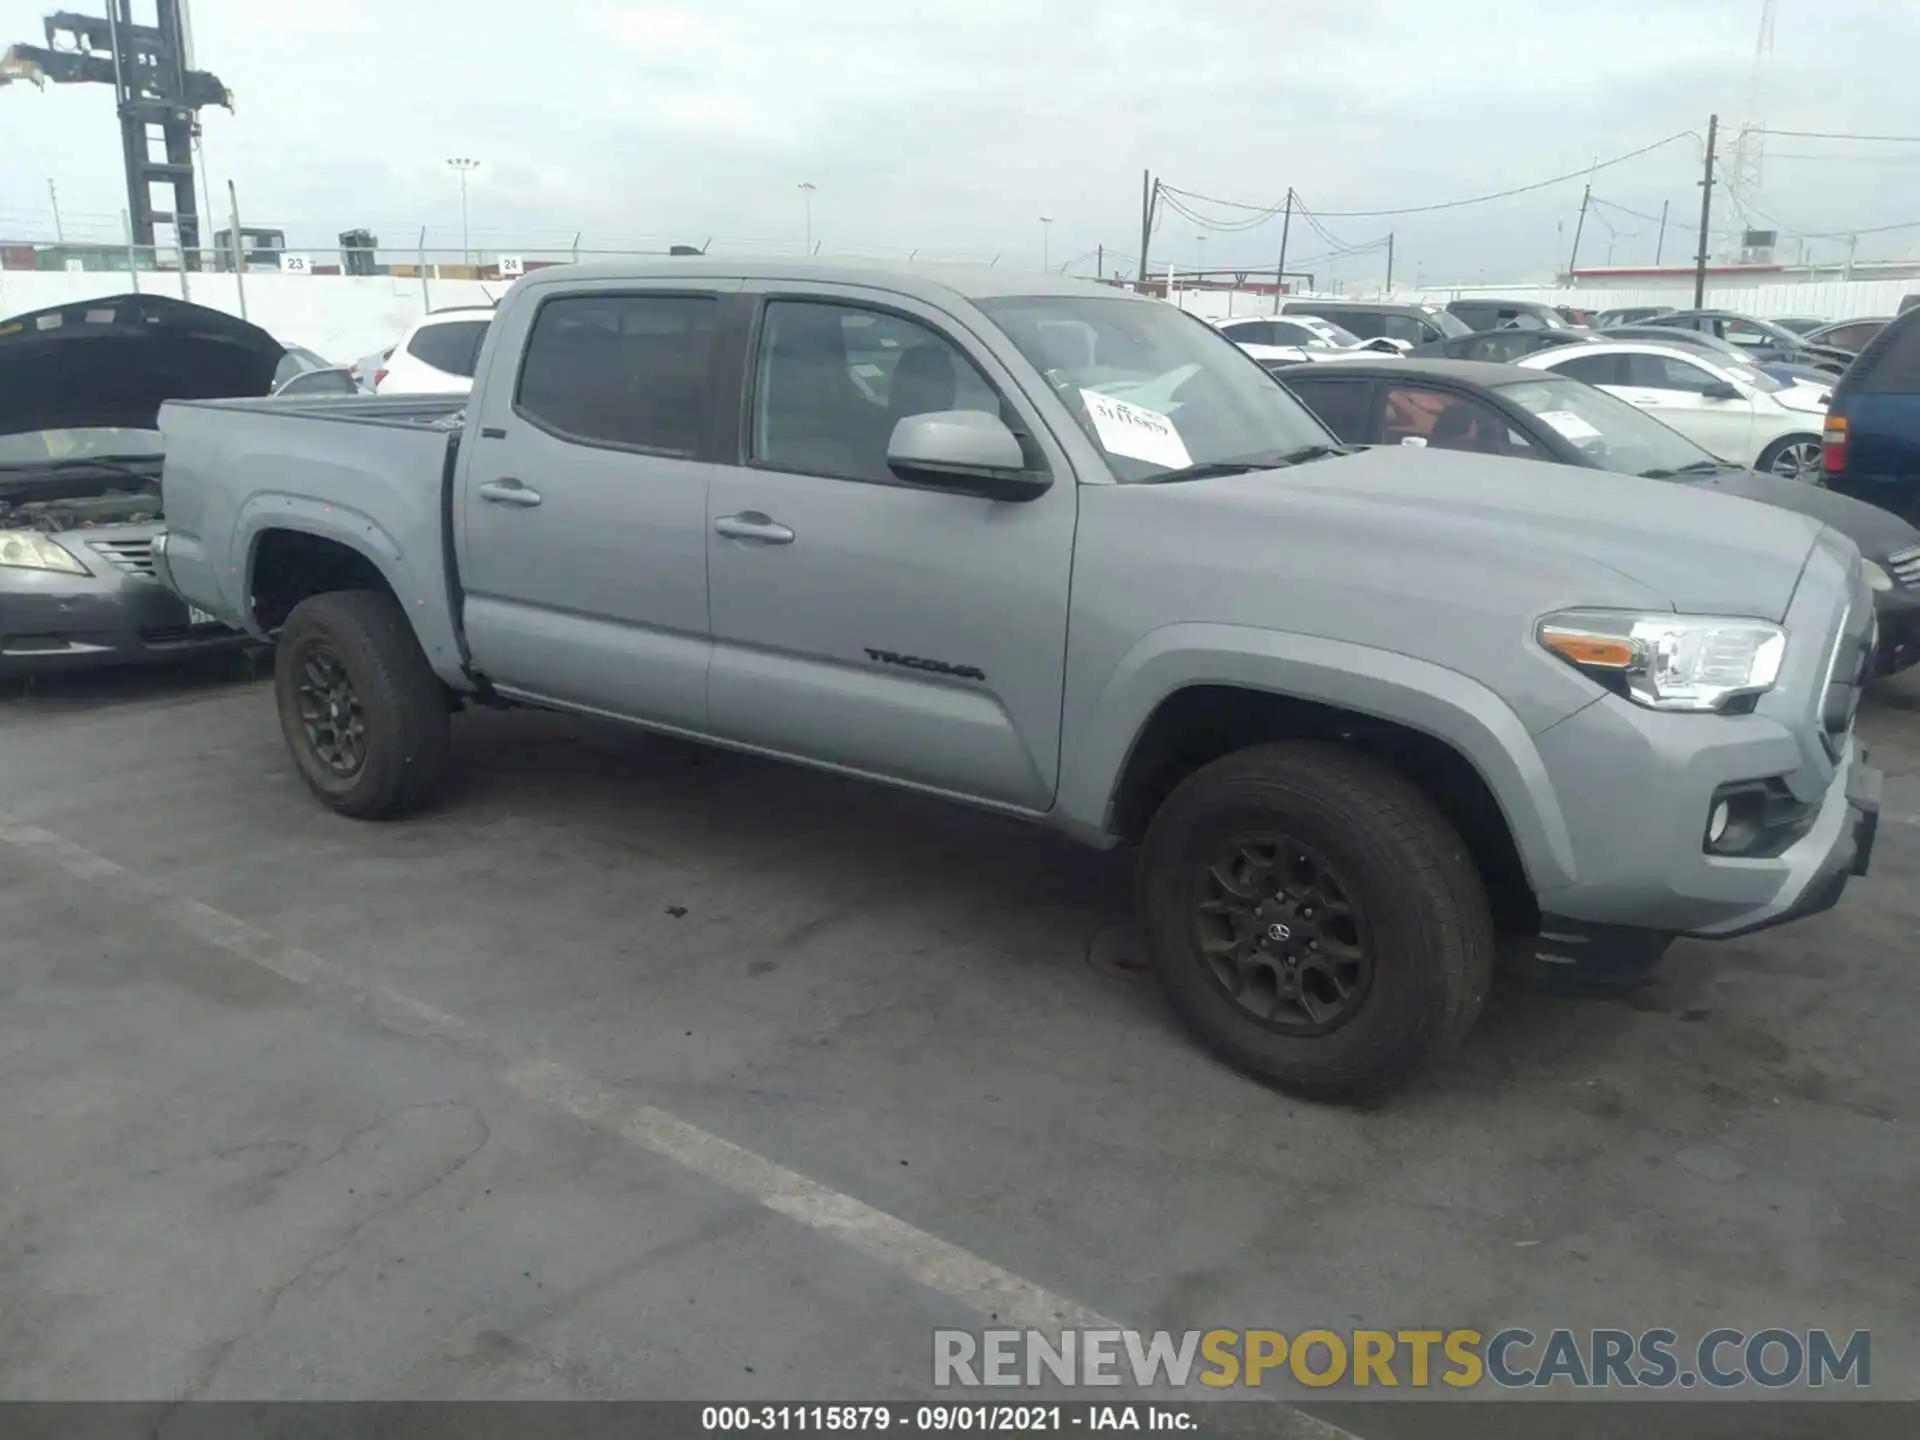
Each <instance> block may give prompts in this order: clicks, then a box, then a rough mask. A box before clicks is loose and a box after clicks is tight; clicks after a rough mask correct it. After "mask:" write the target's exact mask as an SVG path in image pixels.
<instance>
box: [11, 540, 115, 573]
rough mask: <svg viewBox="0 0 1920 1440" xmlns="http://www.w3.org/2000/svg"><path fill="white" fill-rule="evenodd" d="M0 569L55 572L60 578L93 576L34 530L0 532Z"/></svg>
mask: <svg viewBox="0 0 1920 1440" xmlns="http://www.w3.org/2000/svg"><path fill="white" fill-rule="evenodd" d="M0 565H11V566H12V567H13V568H14V569H16V570H58V571H59V572H60V573H61V574H63V575H91V574H92V573H93V572H92V571H91V570H89V569H87V567H86V566H84V565H82V564H81V563H80V562H79V561H78V560H76V559H74V558H73V556H72V555H71V554H69V553H68V552H67V550H66V549H65V548H63V547H62V546H59V545H56V544H55V543H54V542H53V541H51V540H49V539H48V538H47V537H46V536H44V535H42V534H41V533H40V532H39V531H37V530H0Z"/></svg>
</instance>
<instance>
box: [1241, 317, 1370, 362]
mask: <svg viewBox="0 0 1920 1440" xmlns="http://www.w3.org/2000/svg"><path fill="white" fill-rule="evenodd" d="M1216 323H1217V324H1218V325H1219V329H1220V333H1221V334H1222V335H1224V336H1226V337H1227V338H1228V339H1229V340H1231V341H1233V343H1234V344H1236V345H1238V346H1239V347H1240V348H1241V349H1242V350H1245V351H1246V352H1247V353H1248V354H1249V355H1252V356H1253V358H1254V359H1256V360H1262V361H1265V360H1270V359H1283V358H1284V359H1289V360H1293V361H1301V360H1341V359H1347V360H1351V359H1354V358H1356V357H1362V356H1364V357H1366V358H1368V359H1372V358H1374V357H1375V356H1376V355H1381V354H1384V355H1398V354H1401V353H1402V352H1403V351H1404V350H1405V349H1406V346H1405V345H1403V344H1402V343H1400V342H1399V341H1397V340H1387V339H1378V340H1362V339H1361V338H1360V337H1359V336H1358V335H1355V334H1354V333H1353V332H1352V331H1351V330H1345V329H1342V328H1341V327H1340V326H1338V325H1336V324H1334V323H1333V322H1332V321H1331V320H1323V319H1321V318H1320V317H1319V316H1318V315H1260V316H1252V317H1249V318H1247V319H1244V320H1221V321H1218V322H1216Z"/></svg>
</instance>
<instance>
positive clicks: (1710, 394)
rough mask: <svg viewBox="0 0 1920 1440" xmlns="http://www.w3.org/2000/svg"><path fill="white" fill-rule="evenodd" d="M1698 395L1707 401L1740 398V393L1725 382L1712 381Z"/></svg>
mask: <svg viewBox="0 0 1920 1440" xmlns="http://www.w3.org/2000/svg"><path fill="white" fill-rule="evenodd" d="M1700 394H1701V395H1702V396H1703V397H1704V398H1706V399H1708V400H1738V399H1740V398H1742V397H1741V394H1740V392H1739V391H1738V390H1736V389H1734V387H1733V386H1732V385H1730V384H1728V383H1727V382H1726V381H1725V380H1716V381H1714V382H1713V383H1712V384H1711V385H1709V386H1707V388H1706V389H1704V390H1702V391H1701V392H1700Z"/></svg>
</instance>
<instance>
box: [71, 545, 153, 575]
mask: <svg viewBox="0 0 1920 1440" xmlns="http://www.w3.org/2000/svg"><path fill="white" fill-rule="evenodd" d="M87 544H88V545H90V546H91V547H92V548H93V551H94V553H95V554H97V555H99V556H101V557H102V558H103V559H105V560H106V561H108V562H109V563H110V564H111V565H112V566H113V567H114V569H116V570H119V571H120V572H122V573H123V574H127V575H138V576H140V577H141V578H142V579H146V580H152V579H154V578H156V577H155V576H154V573H153V540H152V537H150V536H141V537H140V538H138V539H134V540H89V541H88V542H87Z"/></svg>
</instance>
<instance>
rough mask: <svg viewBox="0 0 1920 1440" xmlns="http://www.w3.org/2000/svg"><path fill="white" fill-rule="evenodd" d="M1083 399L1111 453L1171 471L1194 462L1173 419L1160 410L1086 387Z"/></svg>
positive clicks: (1081, 393)
mask: <svg viewBox="0 0 1920 1440" xmlns="http://www.w3.org/2000/svg"><path fill="white" fill-rule="evenodd" d="M1080 398H1081V399H1082V400H1084V401H1086V403H1087V415H1088V417H1089V418H1091V419H1092V421H1093V428H1094V430H1095V432H1096V433H1097V434H1098V435H1099V437H1100V444H1101V445H1102V446H1103V447H1105V449H1106V451H1107V453H1108V454H1109V455H1125V456H1126V457H1127V458H1128V459H1130V460H1145V461H1146V462H1147V463H1148V464H1149V465H1164V466H1166V467H1167V468H1168V469H1169V470H1184V469H1185V468H1186V467H1187V466H1189V465H1191V464H1192V463H1193V457H1192V456H1191V455H1189V454H1188V453H1187V445H1186V442H1185V441H1184V440H1182V439H1181V438H1180V432H1179V431H1178V430H1176V429H1174V428H1173V421H1171V420H1169V419H1168V418H1167V417H1166V416H1165V415H1162V414H1161V413H1160V412H1159V411H1158V410H1149V409H1147V407H1146V406H1144V405H1129V404H1128V403H1127V402H1126V401H1125V400H1116V399H1114V398H1113V397H1112V396H1111V395H1102V394H1100V393H1099V392H1098V391H1095V390H1082V391H1081V392H1080Z"/></svg>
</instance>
